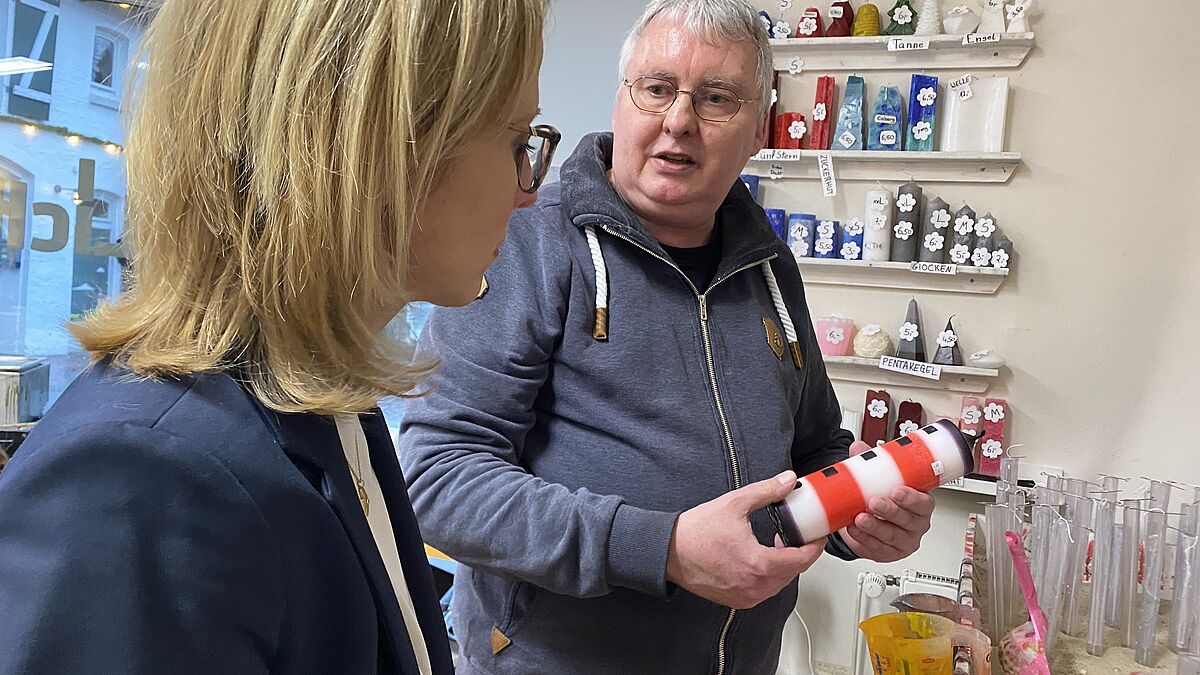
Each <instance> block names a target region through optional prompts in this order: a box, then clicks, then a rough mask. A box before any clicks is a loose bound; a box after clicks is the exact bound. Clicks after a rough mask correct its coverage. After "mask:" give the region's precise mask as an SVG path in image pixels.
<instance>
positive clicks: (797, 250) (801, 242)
mask: <svg viewBox="0 0 1200 675" xmlns="http://www.w3.org/2000/svg"><path fill="white" fill-rule="evenodd" d="M816 236H817V217H816V216H815V215H813V214H811V213H793V214H791V215H790V216H788V248H790V249H792V255H794V256H796V257H797V258H811V257H812V254H813V242H814V240H815V238H816Z"/></svg>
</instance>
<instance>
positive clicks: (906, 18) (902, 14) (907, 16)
mask: <svg viewBox="0 0 1200 675" xmlns="http://www.w3.org/2000/svg"><path fill="white" fill-rule="evenodd" d="M892 19H893V20H894V21H895V22H896V23H898V24H900V25H901V26H907V25H908V24H910V23H912V20H913V11H912V8H911V7H909V6H908V5H900V6H899V7H897V8H896V9H895V10H893V11H892Z"/></svg>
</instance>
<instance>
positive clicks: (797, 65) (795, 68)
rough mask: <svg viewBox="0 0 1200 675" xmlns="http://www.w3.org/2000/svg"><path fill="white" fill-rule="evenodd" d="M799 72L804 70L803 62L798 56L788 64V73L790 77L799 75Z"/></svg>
mask: <svg viewBox="0 0 1200 675" xmlns="http://www.w3.org/2000/svg"><path fill="white" fill-rule="evenodd" d="M801 70H804V61H801V60H800V57H799V56H796V57H793V58H792V60H791V61H789V62H788V72H789V73H791V74H792V75H799V74H800V71H801Z"/></svg>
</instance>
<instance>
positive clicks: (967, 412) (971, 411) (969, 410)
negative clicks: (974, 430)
mask: <svg viewBox="0 0 1200 675" xmlns="http://www.w3.org/2000/svg"><path fill="white" fill-rule="evenodd" d="M979 417H980V412H979V408H977V407H976V406H973V405H969V406H967V407H965V408H963V409H962V421H963V424H967V425H971V426H974V425H976V424H979Z"/></svg>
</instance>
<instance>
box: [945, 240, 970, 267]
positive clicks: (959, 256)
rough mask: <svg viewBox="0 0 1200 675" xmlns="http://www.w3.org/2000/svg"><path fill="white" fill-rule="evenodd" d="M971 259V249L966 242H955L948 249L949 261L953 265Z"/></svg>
mask: <svg viewBox="0 0 1200 675" xmlns="http://www.w3.org/2000/svg"><path fill="white" fill-rule="evenodd" d="M970 259H971V249H970V248H968V247H967V245H966V244H955V245H954V248H952V249H950V262H952V263H954V264H955V265H962V264H964V263H966V262H967V261H968V260H970Z"/></svg>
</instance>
